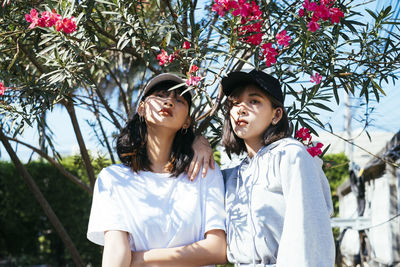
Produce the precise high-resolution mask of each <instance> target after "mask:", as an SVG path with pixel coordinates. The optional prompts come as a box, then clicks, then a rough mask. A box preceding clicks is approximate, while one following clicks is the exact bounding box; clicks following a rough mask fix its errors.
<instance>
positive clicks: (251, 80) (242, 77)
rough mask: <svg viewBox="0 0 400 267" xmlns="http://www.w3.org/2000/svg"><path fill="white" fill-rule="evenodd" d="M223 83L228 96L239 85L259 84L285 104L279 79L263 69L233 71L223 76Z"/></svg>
mask: <svg viewBox="0 0 400 267" xmlns="http://www.w3.org/2000/svg"><path fill="white" fill-rule="evenodd" d="M221 84H222V91H223V92H224V94H225V95H226V96H229V95H231V94H232V92H233V91H234V90H235V89H236V88H238V87H239V86H243V85H247V84H257V85H258V86H259V87H260V88H261V89H262V90H264V91H265V92H267V93H268V94H269V95H270V96H272V97H273V98H275V99H276V100H277V101H279V103H281V104H282V105H283V101H284V98H283V94H282V89H281V85H280V83H279V81H278V79H276V78H274V77H272V76H271V75H269V74H267V73H265V72H263V71H262V70H256V69H253V70H252V71H250V72H243V71H233V72H231V73H228V76H226V77H224V78H222V81H221Z"/></svg>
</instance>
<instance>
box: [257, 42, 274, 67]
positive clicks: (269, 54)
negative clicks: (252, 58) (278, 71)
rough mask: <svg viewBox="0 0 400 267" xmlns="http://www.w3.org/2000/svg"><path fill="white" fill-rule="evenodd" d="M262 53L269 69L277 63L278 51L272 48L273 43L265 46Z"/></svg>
mask: <svg viewBox="0 0 400 267" xmlns="http://www.w3.org/2000/svg"><path fill="white" fill-rule="evenodd" d="M261 48H262V53H263V55H264V57H265V63H266V65H267V66H268V67H270V66H271V64H273V63H276V58H275V57H276V55H278V52H276V49H275V48H273V47H272V43H268V44H263V45H262V47H261Z"/></svg>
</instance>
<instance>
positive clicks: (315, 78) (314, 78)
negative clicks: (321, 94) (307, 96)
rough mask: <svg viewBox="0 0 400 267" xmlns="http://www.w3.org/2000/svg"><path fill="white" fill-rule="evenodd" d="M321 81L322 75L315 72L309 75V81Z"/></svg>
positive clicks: (317, 82) (318, 82) (316, 82)
mask: <svg viewBox="0 0 400 267" xmlns="http://www.w3.org/2000/svg"><path fill="white" fill-rule="evenodd" d="M321 81H322V75H321V74H319V73H318V72H316V73H315V74H314V75H311V80H310V82H312V83H315V84H320V83H321Z"/></svg>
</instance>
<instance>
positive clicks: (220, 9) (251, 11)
mask: <svg viewBox="0 0 400 267" xmlns="http://www.w3.org/2000/svg"><path fill="white" fill-rule="evenodd" d="M231 10H232V15H233V16H235V17H237V16H240V23H241V24H242V26H240V27H239V28H238V34H239V36H243V37H242V38H240V40H243V41H245V42H247V43H248V44H252V45H259V44H261V42H262V37H263V33H261V28H262V25H263V22H264V20H263V19H262V18H261V15H262V12H261V11H260V6H259V5H257V3H256V2H255V1H251V3H248V2H247V0H215V4H213V6H212V11H216V12H217V13H218V14H219V15H220V16H221V17H223V16H224V15H225V14H226V13H227V12H230V11H231Z"/></svg>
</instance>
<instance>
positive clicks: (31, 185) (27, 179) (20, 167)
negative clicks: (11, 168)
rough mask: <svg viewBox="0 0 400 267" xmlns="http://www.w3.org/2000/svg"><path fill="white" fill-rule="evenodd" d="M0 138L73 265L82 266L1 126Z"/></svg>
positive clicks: (55, 216) (79, 257)
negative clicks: (69, 255) (62, 243)
mask: <svg viewBox="0 0 400 267" xmlns="http://www.w3.org/2000/svg"><path fill="white" fill-rule="evenodd" d="M0 140H1V142H2V143H3V145H4V147H5V149H6V151H7V153H8V155H10V158H11V160H12V162H13V163H14V165H15V167H16V168H17V171H18V172H19V174H20V175H21V176H22V178H23V179H24V180H25V182H26V183H27V185H28V187H29V190H31V192H32V194H33V196H34V197H35V198H36V200H37V201H38V202H39V204H40V206H41V207H42V209H43V211H44V213H45V214H46V216H47V217H48V218H49V220H50V222H51V224H52V225H53V227H54V228H55V230H56V231H57V233H58V235H59V236H60V238H61V240H62V241H63V242H64V244H65V247H66V248H67V250H68V252H69V253H70V254H71V257H72V260H73V261H74V263H75V265H76V266H82V267H83V266H85V264H84V263H83V261H82V259H81V256H80V255H79V252H78V250H77V249H76V247H75V245H74V243H73V242H72V240H71V238H70V237H69V235H68V233H67V231H66V230H65V228H64V226H63V225H62V224H61V222H60V220H59V219H58V217H57V215H56V214H55V213H54V211H53V209H52V208H51V207H50V204H49V203H48V202H47V200H46V199H45V197H44V196H43V194H42V192H41V191H40V189H39V187H38V186H37V185H36V183H35V181H34V180H33V178H32V176H31V175H30V174H29V173H28V171H27V170H26V169H25V166H24V165H23V164H22V163H21V161H20V160H19V158H18V156H17V154H16V153H15V152H14V150H13V149H12V147H11V145H10V143H9V142H8V139H7V137H6V136H5V135H4V133H3V130H2V129H1V128H0Z"/></svg>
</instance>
